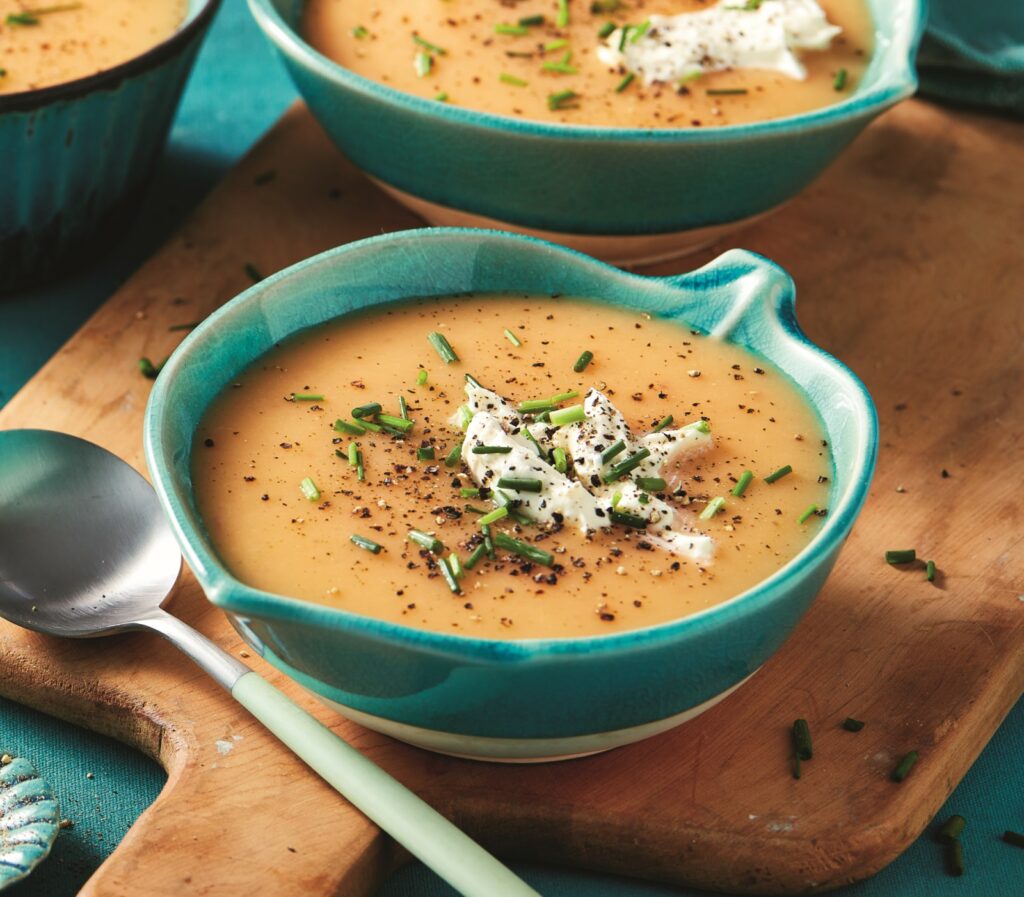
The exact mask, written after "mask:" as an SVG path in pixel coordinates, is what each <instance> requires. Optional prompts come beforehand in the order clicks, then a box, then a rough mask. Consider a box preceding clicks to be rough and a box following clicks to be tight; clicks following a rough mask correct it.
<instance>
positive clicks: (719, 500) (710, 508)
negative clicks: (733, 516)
mask: <svg viewBox="0 0 1024 897" xmlns="http://www.w3.org/2000/svg"><path fill="white" fill-rule="evenodd" d="M724 507H725V499H724V498H723V497H722V496H721V495H719V496H718V497H716V498H713V499H711V501H709V502H708V505H707V507H706V508H705V509H704V510H703V511H701V512H700V519H701V520H710V519H711V518H712V517H714V516H715V514H717V513H718V512H719V511H721V510H722V508H724Z"/></svg>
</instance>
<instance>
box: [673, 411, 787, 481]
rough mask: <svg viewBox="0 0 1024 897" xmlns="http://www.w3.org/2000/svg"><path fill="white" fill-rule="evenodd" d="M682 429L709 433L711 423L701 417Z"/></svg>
mask: <svg viewBox="0 0 1024 897" xmlns="http://www.w3.org/2000/svg"><path fill="white" fill-rule="evenodd" d="M683 429H684V430H696V431H697V432H698V433H710V432H711V424H709V423H708V422H707V421H706V420H704V419H703V418H702V419H701V420H698V421H694V422H693V423H692V424H687V425H686V426H685V427H684V428H683ZM787 473H788V471H787ZM783 476H785V474H783Z"/></svg>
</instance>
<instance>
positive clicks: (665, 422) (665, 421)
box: [654, 414, 675, 433]
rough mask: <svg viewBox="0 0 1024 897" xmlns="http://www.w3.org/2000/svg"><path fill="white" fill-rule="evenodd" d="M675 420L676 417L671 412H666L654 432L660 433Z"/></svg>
mask: <svg viewBox="0 0 1024 897" xmlns="http://www.w3.org/2000/svg"><path fill="white" fill-rule="evenodd" d="M674 420H675V418H674V417H673V416H672V415H671V414H666V415H665V416H664V417H663V418H662V419H661V420H660V421H658V425H657V426H656V427H655V428H654V432H655V433H660V432H661V431H662V430H664V429H665V427H671V426H672V422H673V421H674Z"/></svg>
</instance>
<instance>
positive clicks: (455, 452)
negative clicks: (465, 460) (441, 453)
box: [444, 442, 462, 467]
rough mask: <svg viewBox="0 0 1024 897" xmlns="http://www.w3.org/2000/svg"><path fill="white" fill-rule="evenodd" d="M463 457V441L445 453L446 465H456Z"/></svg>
mask: <svg viewBox="0 0 1024 897" xmlns="http://www.w3.org/2000/svg"><path fill="white" fill-rule="evenodd" d="M461 458H462V443H461V442H457V443H455V445H453V446H452V447H451V450H450V451H449V452H448V454H447V455H445V459H444V466H445V467H454V466H455V465H456V464H458V463H459V461H460V460H461Z"/></svg>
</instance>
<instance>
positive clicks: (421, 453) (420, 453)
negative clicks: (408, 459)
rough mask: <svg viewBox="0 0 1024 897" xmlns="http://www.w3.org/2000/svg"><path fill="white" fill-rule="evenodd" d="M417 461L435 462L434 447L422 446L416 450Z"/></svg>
mask: <svg viewBox="0 0 1024 897" xmlns="http://www.w3.org/2000/svg"><path fill="white" fill-rule="evenodd" d="M416 459H417V460H418V461H433V460H434V447H433V446H432V445H422V446H420V447H419V448H418V449H416Z"/></svg>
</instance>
